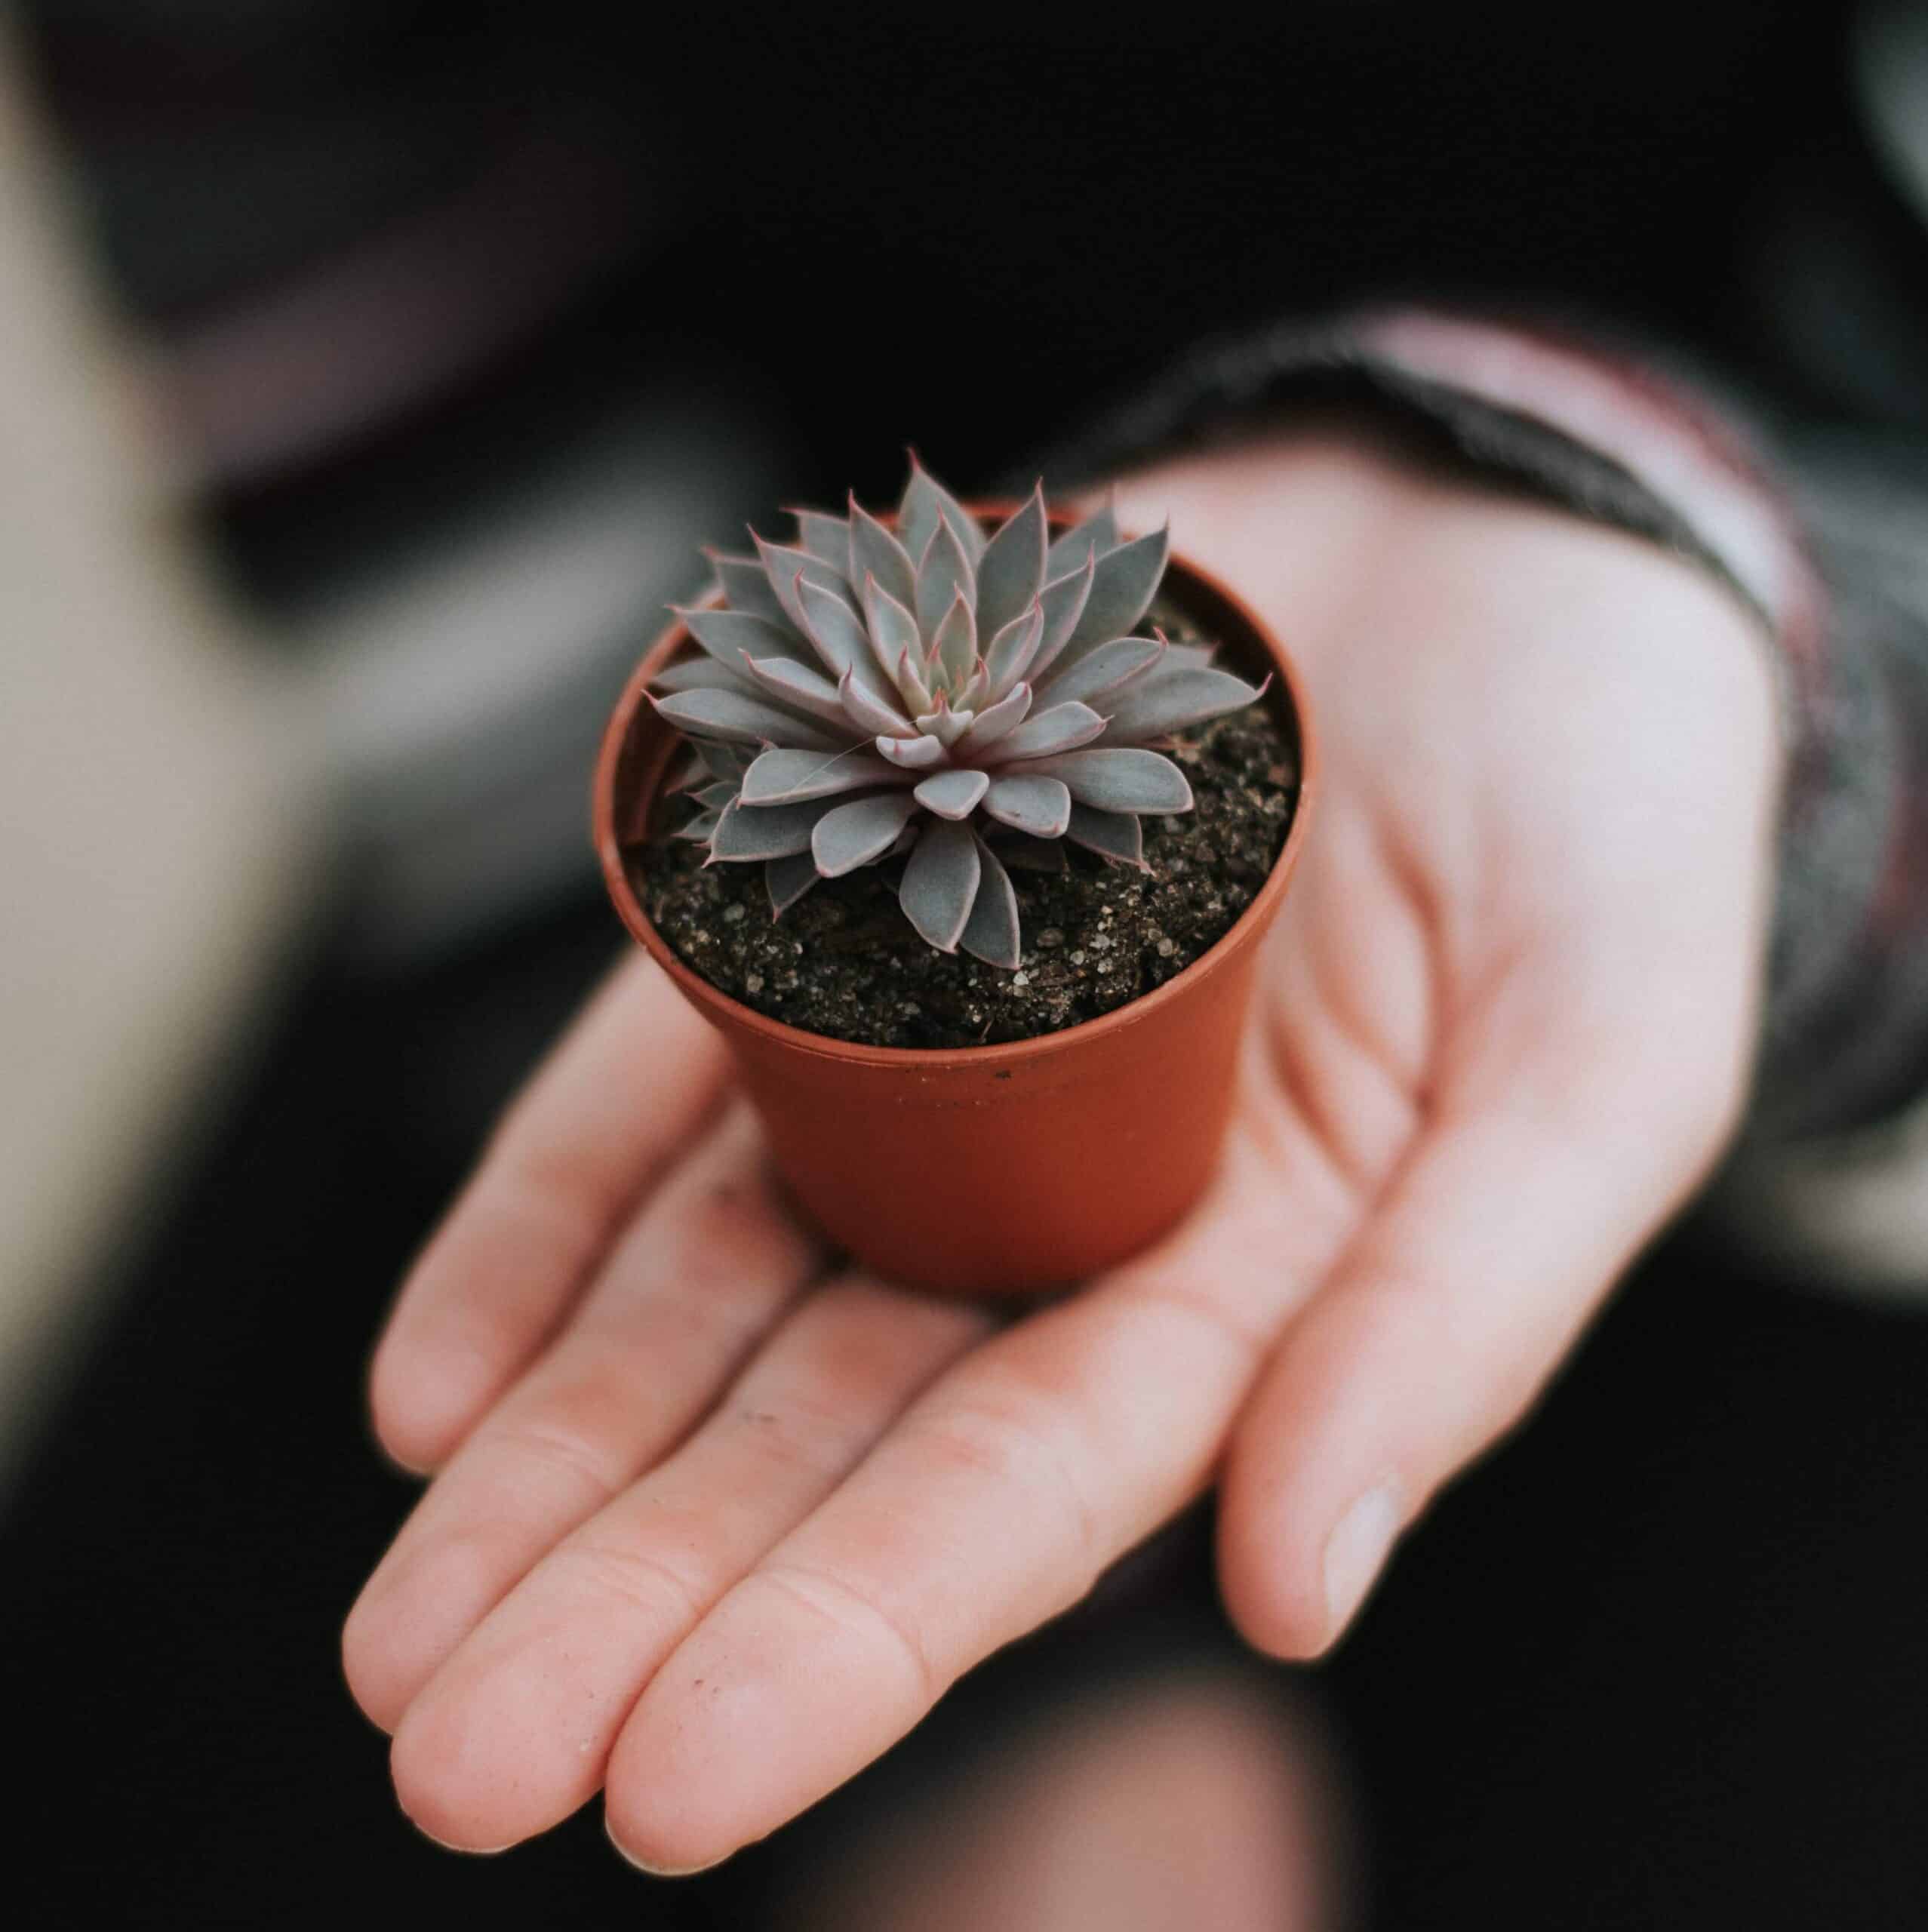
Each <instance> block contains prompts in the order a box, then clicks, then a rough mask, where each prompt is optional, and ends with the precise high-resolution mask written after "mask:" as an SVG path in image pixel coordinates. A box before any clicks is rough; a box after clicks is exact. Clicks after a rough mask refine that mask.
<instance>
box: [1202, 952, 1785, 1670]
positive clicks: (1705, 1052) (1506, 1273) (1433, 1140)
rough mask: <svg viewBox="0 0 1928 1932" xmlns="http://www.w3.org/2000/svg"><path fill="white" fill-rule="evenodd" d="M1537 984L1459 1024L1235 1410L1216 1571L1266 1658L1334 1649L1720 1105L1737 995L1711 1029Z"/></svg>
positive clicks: (1575, 1328)
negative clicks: (1409, 1122) (1452, 1046)
mask: <svg viewBox="0 0 1928 1932" xmlns="http://www.w3.org/2000/svg"><path fill="white" fill-rule="evenodd" d="M1515 977H1516V981H1517V976H1515ZM1660 983H1662V984H1663V985H1664V984H1665V983H1667V982H1666V981H1665V980H1664V979H1663V980H1662V981H1661V982H1660ZM1673 984H1674V986H1677V987H1679V986H1680V981H1678V980H1675V981H1674V982H1673ZM1551 990H1552V989H1535V988H1533V986H1530V985H1529V986H1524V987H1522V986H1520V985H1518V984H1517V983H1514V984H1512V985H1508V986H1502V987H1501V988H1500V989H1499V992H1498V996H1497V997H1496V998H1494V999H1493V1000H1491V1001H1489V1002H1488V1003H1487V1010H1486V1011H1484V1013H1483V1014H1480V1015H1478V1016H1476V1017H1472V1018H1471V1022H1470V1023H1468V1024H1466V1025H1465V1026H1462V1027H1461V1028H1459V1029H1456V1031H1457V1032H1459V1036H1460V1037H1459V1041H1457V1042H1456V1044H1458V1045H1459V1046H1460V1047H1461V1048H1462V1052H1461V1053H1460V1054H1459V1056H1458V1064H1457V1066H1448V1068H1447V1069H1446V1071H1445V1072H1444V1076H1443V1078H1442V1082H1441V1088H1440V1089H1439V1091H1438V1094H1437V1095H1436V1097H1435V1099H1434V1103H1433V1104H1432V1106H1431V1107H1430V1109H1429V1110H1428V1117H1427V1118H1426V1120H1425V1123H1424V1124H1423V1125H1422V1128H1421V1130H1420V1131H1419V1134H1418V1135H1417V1136H1416V1138H1415V1140H1414V1141H1413V1144H1412V1146H1411V1148H1410V1151H1409V1152H1408V1154H1407V1156H1406V1158H1405V1159H1404V1161H1403V1163H1402V1164H1401V1167H1400V1168H1399V1170H1398V1172H1397V1173H1396V1174H1395V1175H1394V1178H1393V1180H1392V1181H1391V1184H1390V1185H1389V1186H1388V1188H1387V1189H1386V1190H1385V1192H1384V1193H1383V1195H1382V1197H1381V1198H1380V1200H1379V1203H1378V1204H1377V1206H1376V1208H1375V1209H1374V1211H1373V1214H1372V1217H1371V1218H1370V1220H1369V1221H1368V1222H1367V1223H1366V1225H1365V1226H1364V1228H1363V1229H1362V1231H1361V1233H1360V1234H1359V1235H1358V1236H1357V1237H1356V1238H1355V1241H1354V1242H1353V1243H1352V1244H1351V1247H1349V1248H1348V1251H1347V1252H1346V1253H1345V1255H1344V1256H1343V1257H1342V1258H1341V1260H1340V1261H1339V1264H1338V1266H1336V1269H1335V1270H1334V1271H1333V1274H1332V1275H1330V1277H1329V1278H1328V1279H1327V1281H1326V1282H1325V1283H1324V1284H1323V1285H1322V1286H1321V1287H1320V1288H1319V1290H1318V1291H1317V1293H1316V1294H1315V1295H1314V1296H1313V1297H1312V1298H1311V1300H1309V1301H1308V1303H1307V1304H1306V1306H1305V1309H1304V1310H1303V1312H1302V1313H1301V1314H1300V1315H1299V1317H1298V1318H1297V1319H1296V1321H1294V1322H1293V1324H1292V1325H1291V1327H1289V1328H1288V1329H1287V1331H1286V1332H1285V1334H1284V1335H1283V1337H1281V1340H1280V1342H1279V1344H1278V1348H1277V1349H1276V1351H1275V1354H1274V1355H1273V1357H1272V1358H1271V1361H1270V1362H1269V1363H1268V1365H1267V1367H1266V1369H1265V1372H1264V1374H1262V1377H1261V1378H1260V1380H1259V1383H1257V1385H1256V1387H1255V1389H1254V1390H1253V1393H1252V1395H1251V1396H1250V1398H1249V1400H1248V1402H1247V1407H1246V1410H1245V1412H1244V1414H1243V1416H1242V1417H1241V1420H1240V1422H1239V1423H1238V1427H1237V1429H1236V1431H1235V1434H1234V1436H1233V1439H1232V1444H1231V1447H1230V1449H1229V1451H1228V1460H1227V1462H1226V1465H1225V1472H1224V1475H1223V1481H1222V1491H1221V1501H1220V1509H1219V1570H1220V1574H1221V1579H1222V1584H1223V1587H1224V1590H1225V1600H1226V1603H1227V1606H1228V1609H1229V1610H1230V1611H1231V1614H1232V1617H1233V1619H1234V1620H1235V1622H1236V1623H1238V1626H1239V1627H1240V1629H1241V1630H1242V1631H1243V1632H1244V1634H1245V1635H1246V1636H1247V1638H1248V1639H1249V1640H1250V1641H1251V1642H1253V1644H1256V1645H1257V1646H1258V1647H1259V1648H1260V1649H1262V1650H1264V1651H1269V1652H1271V1653H1272V1654H1275V1655H1278V1656H1282V1657H1307V1656H1311V1655H1312V1654H1316V1653H1317V1652H1318V1651H1321V1650H1323V1649H1324V1647H1326V1646H1327V1645H1328V1644H1330V1643H1331V1642H1332V1641H1333V1640H1334V1639H1335V1638H1336V1637H1337V1636H1338V1635H1339V1633H1340V1632H1341V1631H1342V1630H1343V1629H1344V1628H1345V1625H1346V1623H1348V1621H1349V1620H1350V1619H1351V1616H1352V1614H1353V1613H1354V1611H1355V1610H1356V1609H1357V1608H1358V1605H1359V1604H1360V1602H1361V1601H1362V1600H1363V1599H1364V1596H1365V1595H1366V1594H1367V1592H1368V1591H1369V1590H1370V1588H1371V1586H1372V1585H1373V1582H1374V1580H1375V1579H1376V1577H1377V1574H1378V1573H1379V1570H1380V1568H1381V1567H1382V1565H1383V1563H1384V1561H1385V1558H1386V1555H1388V1552H1389V1551H1390V1549H1391V1546H1392V1544H1393V1543H1394V1540H1395V1539H1396V1538H1397V1537H1398V1534H1400V1532H1401V1531H1402V1530H1403V1529H1404V1527H1406V1526H1407V1524H1410V1522H1411V1521H1413V1518H1414V1517H1415V1516H1416V1515H1417V1513H1418V1512H1419V1509H1421V1508H1422V1506H1423V1505H1424V1503H1425V1501H1426V1500H1427V1499H1428V1497H1430V1496H1431V1494H1432V1493H1433V1492H1434V1490H1436V1489H1437V1488H1438V1487H1439V1486H1440V1485H1441V1484H1442V1483H1444V1481H1447V1479H1448V1478H1450V1476H1451V1475H1453V1474H1454V1472H1456V1471H1457V1470H1458V1469H1459V1468H1460V1467H1462V1466H1463V1465H1464V1464H1465V1463H1466V1462H1468V1460H1470V1459H1471V1458H1472V1457H1474V1456H1475V1455H1476V1454H1478V1453H1479V1452H1480V1451H1481V1450H1482V1449H1484V1448H1485V1447H1487V1446H1488V1445H1489V1444H1491V1443H1492V1442H1493V1441H1494V1439H1495V1438H1496V1437H1498V1436H1499V1435H1501V1434H1502V1433H1503V1432H1505V1430H1506V1429H1508V1428H1510V1427H1511V1425H1512V1424H1513V1423H1514V1422H1516V1421H1517V1420H1518V1419H1519V1417H1521V1415H1522V1414H1524V1412H1525V1411H1526V1410H1527V1407H1529V1406H1530V1404H1531V1402H1532V1401H1533V1398H1534V1397H1535V1396H1536V1395H1537V1393H1538V1392H1539V1389H1540V1388H1541V1387H1542V1386H1543V1384H1544V1383H1545V1380H1546V1379H1547V1377H1548V1375H1549V1374H1550V1373H1551V1371H1552V1369H1553V1367H1554V1365H1555V1364H1557V1361H1559V1359H1560V1358H1561V1356H1562V1355H1564V1353H1565V1352H1566V1350H1567V1348H1568V1347H1569V1346H1570V1344H1571V1343H1572V1342H1573V1339H1574V1337H1576V1335H1577V1334H1578V1333H1579V1331H1580V1329H1581V1328H1582V1326H1583V1325H1584V1324H1585V1321H1586V1320H1587V1318H1588V1316H1589V1315H1590V1314H1591V1312H1592V1310H1593V1309H1594V1307H1595V1306H1597V1304H1598V1303H1599V1301H1600V1300H1601V1298H1602V1297H1603V1296H1604V1293H1605V1291H1606V1290H1607V1287H1608V1286H1609V1285H1610V1283H1611V1282H1612V1281H1613V1279H1614V1278H1616V1276H1617V1275H1619V1273H1620V1272H1621V1271H1622V1269H1624V1268H1625V1266H1627V1264H1628V1262H1629V1261H1631V1260H1632V1258H1633V1257H1634V1255H1635V1254H1637V1252H1638V1251H1639V1250H1640V1248H1641V1247H1642V1246H1644V1244H1645V1243H1646V1242H1647V1241H1648V1240H1649V1239H1650V1238H1651V1236H1652V1235H1653V1233H1654V1232H1656V1229H1658V1228H1659V1226H1661V1225H1662V1223H1663V1222H1664V1221H1665V1220H1666V1219H1667V1218H1668V1217H1669V1216H1670V1215H1671V1214H1672V1213H1673V1211H1674V1209H1675V1208H1676V1207H1677V1206H1678V1205H1679V1204H1680V1201H1682V1199H1683V1198H1684V1197H1685V1195H1686V1194H1687V1192H1688V1191H1689V1190H1690V1189H1691V1187H1692V1186H1693V1185H1694V1184H1695V1183H1696V1182H1697V1181H1698V1180H1699V1178H1700V1177H1701V1176H1702V1174H1704V1173H1705V1171H1706V1169H1707V1168H1708V1166H1709V1165H1710V1164H1711V1161H1712V1160H1713V1158H1714V1155H1715V1154H1716V1153H1717V1151H1718V1149H1719V1148H1720V1145H1721V1144H1722V1143H1723V1142H1724V1140H1725V1139H1726V1137H1727V1134H1728V1132H1729V1130H1730V1128H1731V1125H1732V1124H1733V1120H1734V1119H1735V1118H1736V1115H1737V1113H1738V1111H1739V1099H1740V1096H1741V1094H1742V1091H1743V1088H1744V1084H1745V1061H1746V1051H1745V1041H1746V1036H1747V1022H1748V1018H1749V1017H1751V1016H1750V1014H1748V1011H1746V1010H1745V1009H1746V1008H1747V1007H1748V1002H1747V1001H1745V999H1744V998H1739V997H1736V996H1734V995H1732V994H1731V993H1730V996H1729V997H1728V998H1727V1000H1726V1001H1724V1006H1725V1008H1727V1016H1726V1017H1725V1023H1723V1024H1722V1025H1720V1026H1709V1025H1708V1022H1707V1008H1706V1005H1705V1001H1693V1002H1692V1004H1693V1005H1694V1006H1696V1007H1697V1008H1699V1011H1697V1012H1696V1013H1695V1014H1694V1016H1693V1017H1694V1018H1695V1019H1696V1021H1697V1022H1698V1025H1697V1027H1694V1028H1684V1027H1683V1026H1680V1025H1678V1024H1674V1025H1669V1024H1668V1020H1670V1019H1674V1020H1679V1019H1680V1018H1683V1017H1684V1015H1681V1014H1667V1013H1665V1012H1662V1013H1660V1014H1655V1013H1653V1012H1652V1011H1647V1012H1644V1013H1643V1014H1641V1015H1640V1016H1639V1019H1638V1021H1637V1023H1635V1022H1634V1020H1632V1019H1631V1017H1623V1018H1622V1019H1619V1020H1616V1021H1610V1022H1607V1023H1595V1024H1594V1025H1591V1026H1586V1025H1584V1024H1582V1025H1576V1019H1575V1009H1574V1008H1573V1006H1572V1005H1571V1004H1568V1003H1567V1002H1564V1001H1561V1000H1560V999H1558V998H1551V997H1545V996H1544V995H1545V994H1548V993H1550V992H1551ZM1682 990H1683V991H1684V989H1682ZM1702 990H1703V991H1705V986H1704V983H1703V988H1702ZM1556 1014H1558V1015H1561V1016H1562V1017H1561V1018H1560V1019H1559V1020H1554V1018H1553V1017H1552V1016H1554V1015H1556ZM1684 1041H1689V1042H1692V1044H1684Z"/></svg>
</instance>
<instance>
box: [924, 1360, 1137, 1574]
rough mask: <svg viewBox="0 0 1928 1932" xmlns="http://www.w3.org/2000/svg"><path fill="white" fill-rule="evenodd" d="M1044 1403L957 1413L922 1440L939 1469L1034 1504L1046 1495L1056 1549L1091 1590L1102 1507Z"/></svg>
mask: <svg viewBox="0 0 1928 1932" xmlns="http://www.w3.org/2000/svg"><path fill="white" fill-rule="evenodd" d="M1041 1407H1043V1404H1041V1402H1039V1401H1032V1400H1031V1399H1029V1398H1025V1397H1023V1396H1022V1395H1019V1394H1018V1393H1016V1392H1007V1393H1006V1394H1004V1395H1001V1396H1000V1397H996V1398H992V1397H989V1396H981V1397H979V1398H977V1399H976V1400H975V1401H972V1402H970V1403H968V1404H957V1405H954V1406H952V1407H951V1408H950V1409H949V1411H947V1412H946V1414H944V1415H942V1417H933V1418H931V1419H930V1420H927V1422H925V1423H924V1424H922V1425H921V1428H920V1429H919V1431H918V1433H919V1434H921V1435H922V1437H923V1438H924V1441H925V1443H926V1445H927V1447H928V1449H929V1450H930V1452H931V1454H933V1456H934V1457H935V1458H936V1461H937V1463H938V1464H939V1467H940V1469H944V1470H946V1471H947V1472H949V1473H950V1474H951V1475H954V1476H956V1475H961V1476H963V1477H964V1478H967V1479H971V1480H976V1481H988V1482H989V1483H990V1484H992V1485H993V1486H994V1487H998V1488H999V1489H1001V1490H1004V1491H1009V1492H1010V1493H1011V1494H1012V1495H1013V1496H1014V1497H1021V1498H1024V1499H1025V1500H1032V1499H1035V1498H1038V1497H1040V1496H1042V1497H1044V1498H1046V1499H1048V1500H1047V1502H1046V1504H1045V1506H1046V1507H1047V1509H1049V1510H1050V1511H1051V1512H1052V1513H1053V1515H1054V1516H1055V1518H1056V1521H1055V1523H1054V1524H1053V1527H1052V1531H1051V1542H1052V1545H1053V1547H1054V1548H1056V1549H1060V1550H1062V1549H1069V1550H1070V1552H1072V1555H1073V1558H1074V1561H1075V1567H1076V1569H1077V1571H1078V1574H1079V1575H1080V1577H1081V1578H1082V1579H1083V1580H1084V1587H1087V1588H1088V1587H1089V1586H1090V1582H1091V1581H1093V1580H1095V1579H1096V1576H1097V1574H1098V1572H1099V1568H1100V1567H1102V1554H1103V1552H1102V1532H1101V1527H1100V1524H1099V1514H1098V1510H1097V1507H1096V1503H1094V1502H1093V1500H1092V1498H1091V1497H1090V1494H1089V1493H1088V1492H1087V1488H1086V1487H1085V1484H1084V1481H1082V1479H1081V1478H1080V1476H1079V1475H1078V1470H1077V1467H1076V1458H1075V1454H1074V1453H1073V1450H1072V1445H1071V1444H1069V1443H1068V1442H1067V1441H1065V1431H1064V1428H1063V1426H1062V1425H1061V1424H1059V1423H1055V1422H1054V1421H1053V1420H1052V1418H1051V1417H1050V1416H1049V1415H1048V1414H1041V1413H1040V1411H1041Z"/></svg>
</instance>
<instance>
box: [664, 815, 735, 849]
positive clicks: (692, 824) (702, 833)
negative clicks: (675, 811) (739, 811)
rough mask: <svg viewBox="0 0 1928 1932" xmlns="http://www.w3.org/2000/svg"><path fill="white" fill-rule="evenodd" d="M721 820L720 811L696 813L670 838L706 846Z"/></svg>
mask: <svg viewBox="0 0 1928 1932" xmlns="http://www.w3.org/2000/svg"><path fill="white" fill-rule="evenodd" d="M722 818H723V814H722V813H721V811H714V810H712V811H700V812H698V813H697V814H696V816H695V817H693V819H691V820H690V821H689V823H687V825H679V826H678V827H677V828H676V829H675V832H672V834H671V835H670V836H671V837H672V838H687V839H688V840H689V841H690V844H693V845H706V844H709V840H710V837H711V835H712V833H714V832H715V830H716V828H717V826H718V825H719V824H720V823H721V822H722Z"/></svg>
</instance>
